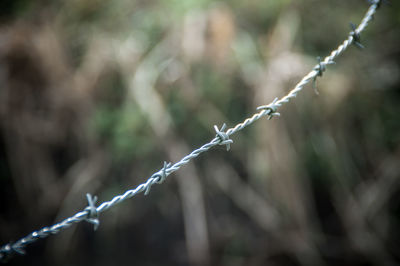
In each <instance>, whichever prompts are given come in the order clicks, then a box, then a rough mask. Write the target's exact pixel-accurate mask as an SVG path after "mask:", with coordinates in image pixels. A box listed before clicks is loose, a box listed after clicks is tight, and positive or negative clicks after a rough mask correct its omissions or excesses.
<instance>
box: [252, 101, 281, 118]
mask: <svg viewBox="0 0 400 266" xmlns="http://www.w3.org/2000/svg"><path fill="white" fill-rule="evenodd" d="M277 101H278V97H276V98H275V99H274V100H273V101H272V103H270V104H268V105H261V106H259V107H257V110H265V111H266V112H268V114H267V115H268V120H271V119H272V117H273V116H280V115H281V114H280V113H277V112H276V110H277V109H278V107H279V106H278V105H277V104H276V102H277Z"/></svg>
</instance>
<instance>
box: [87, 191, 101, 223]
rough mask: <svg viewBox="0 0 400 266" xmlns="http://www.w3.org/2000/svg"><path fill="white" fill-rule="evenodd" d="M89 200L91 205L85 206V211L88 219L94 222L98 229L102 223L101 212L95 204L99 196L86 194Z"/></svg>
mask: <svg viewBox="0 0 400 266" xmlns="http://www.w3.org/2000/svg"><path fill="white" fill-rule="evenodd" d="M86 198H87V201H88V203H89V206H87V207H86V208H85V211H86V212H87V218H86V221H87V222H89V223H91V224H93V229H94V230H95V231H96V230H97V228H98V227H99V225H100V221H99V218H98V217H99V214H98V212H97V208H96V206H95V203H96V201H97V197H96V196H94V197H92V195H91V194H90V193H87V194H86Z"/></svg>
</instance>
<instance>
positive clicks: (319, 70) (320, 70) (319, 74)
mask: <svg viewBox="0 0 400 266" xmlns="http://www.w3.org/2000/svg"><path fill="white" fill-rule="evenodd" d="M317 60H318V65H316V66H315V67H314V68H313V70H315V71H317V75H316V76H315V77H314V78H313V88H314V92H315V94H317V95H319V92H318V89H317V86H316V84H317V77H322V74H323V73H324V72H325V70H326V65H331V64H335V62H334V61H332V60H330V61H328V63H325V62H324V61H322V60H321V57H320V56H318V57H317Z"/></svg>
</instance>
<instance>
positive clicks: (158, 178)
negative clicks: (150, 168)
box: [144, 161, 171, 196]
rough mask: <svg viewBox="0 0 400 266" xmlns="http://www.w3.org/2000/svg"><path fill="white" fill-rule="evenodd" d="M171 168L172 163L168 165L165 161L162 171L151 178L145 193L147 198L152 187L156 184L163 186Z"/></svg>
mask: <svg viewBox="0 0 400 266" xmlns="http://www.w3.org/2000/svg"><path fill="white" fill-rule="evenodd" d="M170 166H171V163H167V162H165V161H164V166H163V168H162V169H161V171H158V172H157V173H155V174H153V175H152V176H151V179H150V182H148V184H147V187H146V190H145V191H144V195H145V196H147V195H148V194H149V192H150V189H151V186H152V185H154V184H155V183H157V184H161V183H162V182H164V180H165V179H166V178H167V176H168V173H167V169H168V168H169V167H170ZM160 172H161V173H160Z"/></svg>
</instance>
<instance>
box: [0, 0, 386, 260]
mask: <svg viewBox="0 0 400 266" xmlns="http://www.w3.org/2000/svg"><path fill="white" fill-rule="evenodd" d="M368 1H369V2H370V4H371V6H370V7H369V9H368V11H367V13H366V14H365V16H364V18H363V20H362V21H361V23H360V25H359V26H358V27H357V28H354V29H353V30H352V31H351V32H350V34H349V37H348V38H347V39H346V40H345V41H344V42H343V43H342V44H341V45H339V47H338V48H337V49H336V50H334V51H332V52H331V54H330V55H328V56H327V57H325V58H324V60H322V61H321V60H319V63H318V64H317V65H316V66H315V67H314V68H313V69H312V70H311V71H310V72H309V73H308V74H307V75H305V77H304V78H303V79H302V80H301V81H300V82H299V83H298V84H297V85H296V86H295V87H294V89H292V90H291V91H290V92H289V93H288V94H287V95H285V96H284V97H282V98H280V99H279V100H278V98H276V99H275V100H274V101H273V102H271V103H270V104H268V105H263V106H260V107H258V108H257V110H261V111H260V112H258V113H255V114H254V115H253V116H251V117H250V118H247V119H246V120H244V121H243V122H242V123H239V124H237V125H236V126H235V127H233V128H230V129H228V130H227V131H224V130H225V127H226V125H225V124H224V125H223V126H222V127H221V129H218V127H217V126H214V128H215V131H216V134H217V135H216V137H215V138H214V139H212V140H211V141H210V142H208V143H206V144H204V145H203V146H201V147H200V148H198V149H196V150H194V151H192V152H191V153H190V154H188V155H186V156H185V157H183V158H182V159H181V160H180V161H179V162H176V163H175V164H172V165H171V163H168V164H167V163H166V162H164V166H163V168H162V169H161V170H159V171H158V172H156V173H154V174H153V175H152V176H151V177H150V178H149V179H148V180H147V181H146V182H145V183H142V184H140V185H139V186H137V187H136V188H134V189H130V190H127V191H126V192H125V193H123V194H121V195H117V196H115V197H114V198H113V199H111V200H110V201H106V202H103V203H101V204H100V205H99V206H98V207H95V202H96V200H97V198H96V197H92V196H91V195H90V194H87V199H88V202H89V205H88V207H86V208H85V209H84V210H83V211H80V212H78V213H76V214H75V215H73V216H72V217H69V218H67V219H65V220H63V221H61V222H59V223H56V224H54V225H52V226H49V227H43V228H42V229H40V230H38V231H34V232H32V233H31V234H29V235H28V236H26V237H24V238H21V239H19V240H18V241H16V242H14V243H9V244H6V245H4V246H2V247H1V249H0V261H7V260H8V259H9V258H10V257H11V256H12V255H14V254H20V255H23V254H25V252H24V247H25V246H27V245H29V244H31V243H33V242H35V241H37V240H38V239H40V238H46V237H48V236H49V235H54V234H57V233H58V232H60V231H61V230H64V229H66V228H68V227H70V226H72V225H73V224H75V223H79V222H81V221H88V222H90V223H92V224H94V229H96V228H97V227H98V226H99V224H100V222H99V220H98V215H99V213H102V212H104V211H106V210H108V209H109V208H111V207H113V206H115V205H117V204H118V203H120V202H122V201H125V200H127V199H129V198H132V197H133V196H135V195H136V194H138V193H141V192H144V193H145V195H147V194H148V193H149V191H150V188H151V186H153V185H154V184H160V183H162V182H163V181H164V180H165V179H166V177H167V176H169V175H170V174H172V173H173V172H175V171H177V170H179V169H180V168H181V167H182V166H184V165H185V164H187V163H189V162H190V161H191V160H192V159H194V158H196V157H197V156H199V155H200V154H201V153H204V152H206V151H208V150H209V149H211V148H212V147H214V146H217V145H225V146H226V148H227V150H229V148H230V144H232V143H233V141H232V140H231V139H229V137H230V136H231V135H233V134H235V133H236V132H238V131H240V130H242V129H243V128H245V127H247V126H249V125H250V124H252V123H254V122H255V121H257V120H258V119H260V118H262V117H264V116H268V118H269V119H271V118H272V117H273V116H279V113H277V110H278V108H279V107H281V106H282V105H283V104H284V103H288V102H289V101H290V100H291V99H293V98H295V97H296V95H297V94H298V93H299V92H300V91H301V90H302V89H303V88H304V86H305V85H306V84H308V83H309V82H311V81H314V82H315V80H316V79H317V78H318V77H320V76H322V73H323V72H324V71H325V70H326V66H327V65H329V64H332V63H333V62H334V59H335V58H336V57H338V56H339V55H340V54H341V53H342V52H344V51H345V50H346V49H347V48H348V47H349V46H350V45H352V44H355V45H357V46H360V45H361V44H360V33H361V32H362V31H363V30H364V29H365V28H366V27H367V25H368V23H369V22H370V21H371V20H372V19H373V16H374V14H375V13H376V11H377V9H378V8H379V6H380V4H381V3H382V0H368Z"/></svg>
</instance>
